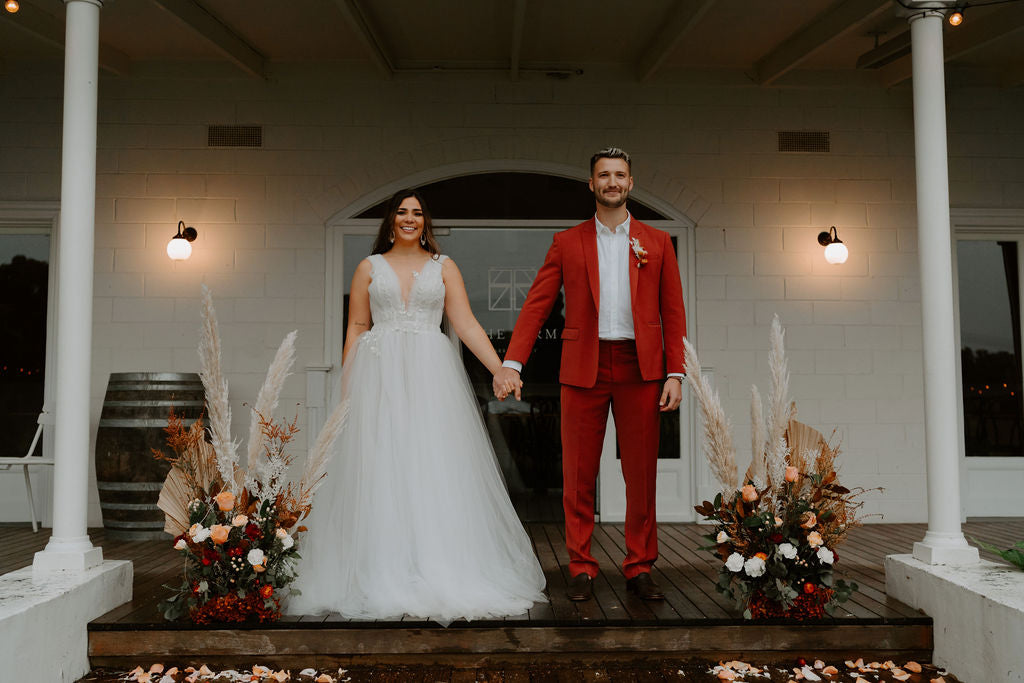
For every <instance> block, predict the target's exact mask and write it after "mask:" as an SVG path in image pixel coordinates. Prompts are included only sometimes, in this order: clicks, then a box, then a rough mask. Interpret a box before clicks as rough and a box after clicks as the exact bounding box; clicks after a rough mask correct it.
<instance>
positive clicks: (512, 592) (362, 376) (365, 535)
mask: <svg viewBox="0 0 1024 683" xmlns="http://www.w3.org/2000/svg"><path fill="white" fill-rule="evenodd" d="M348 366H349V367H348V368H346V372H345V375H346V376H345V378H344V380H343V388H342V391H343V393H344V394H345V395H347V396H348V398H349V401H350V403H349V411H350V412H349V419H348V423H347V425H346V427H345V429H344V431H343V432H342V434H341V436H340V437H339V439H338V443H337V445H336V447H335V448H336V453H335V455H334V457H333V460H332V462H331V463H330V466H329V468H328V476H327V479H326V481H325V482H324V485H323V486H322V487H321V488H320V490H319V491H318V492H317V494H316V499H315V500H314V503H313V513H312V515H311V516H310V518H309V521H308V522H306V525H307V526H308V527H309V529H310V530H309V532H308V533H307V534H305V535H304V537H301V538H300V548H299V552H300V554H301V556H302V560H301V561H300V564H299V569H298V578H297V580H296V583H295V584H294V585H295V587H296V588H298V589H299V590H300V591H301V595H293V596H292V597H291V598H290V599H289V601H288V604H287V605H286V611H287V612H288V613H291V614H319V613H325V612H340V613H341V614H342V615H343V616H345V617H348V618H355V619H388V618H399V617H401V616H402V615H409V616H411V617H417V618H426V619H433V620H435V621H438V622H441V623H442V624H447V623H449V622H451V621H453V620H455V619H458V618H465V619H484V618H494V617H501V616H506V615H514V614H522V613H523V612H525V611H526V610H527V609H529V607H530V606H531V605H532V604H533V603H534V602H538V601H545V600H546V598H545V597H544V595H543V592H542V591H543V589H544V574H543V572H542V571H541V569H540V565H539V563H538V562H537V558H536V556H535V555H534V552H533V547H532V545H531V543H530V539H529V537H528V536H527V534H526V531H525V530H524V529H523V526H522V524H521V523H520V521H519V518H518V517H517V516H516V513H515V510H514V509H513V507H512V503H511V501H510V500H509V497H508V493H507V492H506V489H505V485H504V481H503V480H502V476H501V470H500V469H499V467H498V465H497V462H496V460H495V457H494V451H493V449H492V447H491V443H490V440H489V438H488V436H487V432H486V430H485V427H484V424H483V420H482V419H481V416H480V412H479V408H478V404H477V400H476V398H475V397H474V395H473V393H472V390H471V387H470V385H469V381H468V379H467V377H466V373H465V370H464V369H463V367H462V362H461V359H460V358H459V357H458V355H457V353H456V350H455V346H454V345H453V344H452V343H451V341H449V339H448V338H447V337H446V336H445V335H444V334H442V333H441V332H440V331H439V330H437V329H436V328H435V329H433V330H430V331H411V330H401V329H390V330H387V329H385V330H383V331H380V330H377V329H374V330H371V331H370V332H367V333H365V334H363V335H362V336H361V337H360V340H359V345H358V347H357V348H356V350H355V352H354V357H353V358H352V359H351V360H350V362H349V363H348Z"/></svg>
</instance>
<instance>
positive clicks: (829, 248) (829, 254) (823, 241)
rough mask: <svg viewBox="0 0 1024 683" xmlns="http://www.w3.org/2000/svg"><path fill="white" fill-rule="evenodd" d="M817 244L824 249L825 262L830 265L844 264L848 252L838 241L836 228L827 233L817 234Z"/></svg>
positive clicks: (833, 227) (839, 240)
mask: <svg viewBox="0 0 1024 683" xmlns="http://www.w3.org/2000/svg"><path fill="white" fill-rule="evenodd" d="M818 244H820V245H821V246H823V247H825V260H826V261H828V262H829V263H832V264H838V263H846V259H847V257H849V255H850V250H849V249H847V248H846V245H845V244H843V241H842V240H841V239H839V234H838V233H837V232H836V226H834V225H833V226H832V227H831V228H830V229H829V231H827V232H819V233H818Z"/></svg>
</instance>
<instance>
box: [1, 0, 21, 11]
mask: <svg viewBox="0 0 1024 683" xmlns="http://www.w3.org/2000/svg"><path fill="white" fill-rule="evenodd" d="M4 9H5V10H7V11H8V12H10V13H11V14H14V13H15V12H17V11H18V10H20V9H21V3H19V2H18V0H7V2H5V3H4Z"/></svg>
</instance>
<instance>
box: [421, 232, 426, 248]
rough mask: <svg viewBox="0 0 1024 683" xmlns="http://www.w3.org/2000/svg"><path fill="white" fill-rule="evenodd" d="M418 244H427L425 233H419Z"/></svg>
mask: <svg viewBox="0 0 1024 683" xmlns="http://www.w3.org/2000/svg"><path fill="white" fill-rule="evenodd" d="M420 244H421V245H423V246H424V247H425V246H427V233H425V232H421V233H420Z"/></svg>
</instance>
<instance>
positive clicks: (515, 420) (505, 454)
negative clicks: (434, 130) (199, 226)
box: [325, 169, 694, 521]
mask: <svg viewBox="0 0 1024 683" xmlns="http://www.w3.org/2000/svg"><path fill="white" fill-rule="evenodd" d="M435 177H439V179H437V180H434V181H432V182H430V181H426V179H425V178H422V177H420V178H416V180H417V181H418V182H417V183H415V186H416V187H417V189H418V190H419V191H420V192H421V193H422V194H423V195H424V197H425V199H426V201H427V204H428V206H429V207H430V210H431V213H432V215H433V219H434V226H435V234H436V235H437V238H438V242H439V243H440V245H441V249H442V251H443V252H444V253H445V254H448V255H449V256H450V257H451V258H452V259H454V260H455V261H456V263H458V264H459V268H460V270H461V271H462V275H463V278H464V280H465V282H466V289H467V292H468V294H469V297H470V303H471V304H472V307H473V312H474V314H475V315H476V317H477V319H478V320H479V321H480V323H481V325H482V326H483V327H484V329H485V330H487V332H488V335H489V337H490V339H491V342H492V343H493V344H494V346H495V348H496V350H497V351H498V354H499V355H503V354H504V352H505V349H506V348H507V345H508V340H509V337H510V336H511V331H512V329H513V327H514V325H515V321H516V317H517V316H518V312H519V309H520V308H521V306H522V302H523V300H524V299H525V297H526V293H527V291H528V290H529V287H530V284H531V283H532V281H533V277H534V276H535V274H536V271H537V268H539V267H540V265H541V264H542V263H543V260H544V256H545V254H546V253H547V249H548V247H549V246H550V244H551V239H552V236H553V235H554V233H555V232H557V231H559V230H564V229H566V228H568V227H571V226H573V225H575V224H577V223H578V222H579V221H580V220H583V219H585V218H586V217H587V216H589V215H592V214H593V210H594V203H593V196H592V195H591V193H590V191H589V189H588V188H587V184H586V183H585V182H584V181H582V180H580V179H579V178H573V177H568V176H567V175H563V174H561V173H537V172H535V171H530V170H522V171H518V170H517V171H509V170H506V169H502V170H493V171H482V172H476V173H461V174H458V175H449V176H448V177H445V175H444V174H442V173H440V172H439V173H438V175H437V176H435ZM425 181H426V182H425ZM412 184H413V183H410V185H412ZM399 187H405V185H400V184H396V185H395V186H394V187H389V188H386V189H382V191H381V192H380V194H379V196H376V197H374V198H372V199H370V200H367V199H364V200H363V201H361V202H359V203H358V204H357V205H354V206H353V207H352V209H351V210H350V211H347V212H346V213H349V214H350V215H349V216H344V215H338V216H336V217H335V218H333V219H332V220H331V221H329V222H328V230H327V245H328V269H327V270H328V276H327V283H328V284H327V287H328V291H327V293H326V301H327V311H326V312H327V318H326V329H327V331H326V337H327V338H326V340H325V351H326V353H327V354H328V358H330V359H332V361H331V362H332V373H336V372H337V368H336V365H337V362H336V359H339V358H340V357H341V349H342V347H343V344H344V339H343V337H344V329H345V325H346V323H347V295H348V291H349V287H350V280H351V276H352V273H353V272H354V270H355V267H356V266H357V265H358V264H359V262H360V261H361V260H362V259H363V258H365V256H366V255H367V254H369V252H370V248H371V245H372V242H373V238H374V236H375V235H376V232H377V228H378V226H379V224H380V219H381V217H382V216H383V215H384V213H385V211H386V202H387V199H388V197H389V196H390V194H391V193H392V192H393V191H394V190H395V189H398V188H399ZM634 197H637V199H636V201H631V204H630V211H631V213H632V214H633V216H635V217H636V218H637V219H639V220H642V221H644V222H645V223H648V224H651V225H654V226H655V227H658V228H660V229H662V230H666V231H667V232H669V233H670V234H671V235H672V238H673V242H674V243H675V244H676V251H677V257H678V259H679V264H680V269H681V274H682V275H683V283H684V289H685V293H686V297H687V299H688V300H687V302H686V303H687V305H688V309H689V303H690V302H689V299H690V296H691V290H692V285H691V280H692V272H693V269H692V267H691V263H692V244H693V237H692V227H693V226H692V223H690V222H689V221H688V220H686V219H685V218H681V217H680V218H673V217H671V216H670V215H668V213H669V212H668V211H667V210H666V208H667V207H662V206H658V204H659V202H657V200H654V199H652V198H647V197H645V196H644V195H643V193H642V192H638V193H635V194H634ZM691 310H692V309H691ZM563 320H564V318H563V317H562V310H561V309H560V307H559V306H558V305H556V307H555V310H554V311H553V312H552V315H551V317H550V319H549V320H548V322H547V323H546V324H545V326H544V328H543V330H542V333H541V337H540V338H539V339H538V340H537V343H536V346H535V348H534V352H533V355H532V356H531V359H530V361H529V362H528V363H527V365H526V368H525V369H524V373H523V381H524V384H525V386H526V391H525V394H524V396H523V401H520V402H515V401H511V400H507V401H505V402H499V401H497V400H495V399H494V398H493V396H492V395H491V393H490V376H489V375H488V374H487V372H486V370H485V369H484V368H483V366H482V365H481V364H480V363H479V362H478V361H477V360H476V358H475V357H473V356H472V354H470V353H469V352H464V353H463V359H464V363H465V367H466V371H467V374H468V375H469V378H470V382H471V384H472V386H473V390H474V392H475V394H476V396H477V399H478V401H479V404H480V410H481V415H482V417H483V419H484V422H485V423H486V425H487V428H488V431H489V432H490V436H491V440H492V442H493V444H494V447H495V453H496V455H497V457H498V460H499V463H500V464H501V467H502V471H503V472H504V474H505V479H506V484H507V485H508V488H509V492H510V495H511V496H512V498H513V502H514V503H515V504H516V508H517V510H518V511H519V513H520V516H521V517H522V518H523V519H524V520H532V521H540V520H542V521H553V520H557V519H559V518H560V517H561V514H562V512H561V443H560V437H559V433H560V400H559V385H558V359H559V356H560V353H561V340H560V332H561V327H562V323H563ZM691 334H692V332H691ZM680 418H681V419H680ZM692 425H693V419H692V411H691V409H690V405H689V402H688V401H687V402H686V403H684V405H683V406H682V408H681V410H680V412H679V413H676V414H674V415H671V416H668V417H667V418H666V419H664V420H663V425H662V448H661V453H660V456H659V482H658V514H659V518H661V519H663V520H665V521H688V520H692V519H693V513H692V500H693V485H692V481H693V476H692V475H693V471H692V470H693V458H692V454H693V450H694V439H693V431H694V430H693V429H692ZM598 506H599V513H600V515H601V518H602V519H603V520H605V521H621V520H622V519H623V518H624V517H625V486H624V484H623V482H622V475H621V472H620V470H619V465H618V461H617V453H616V448H615V438H614V426H613V424H609V430H608V435H607V438H606V445H605V450H604V453H603V455H602V463H601V484H600V487H599V499H598Z"/></svg>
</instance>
